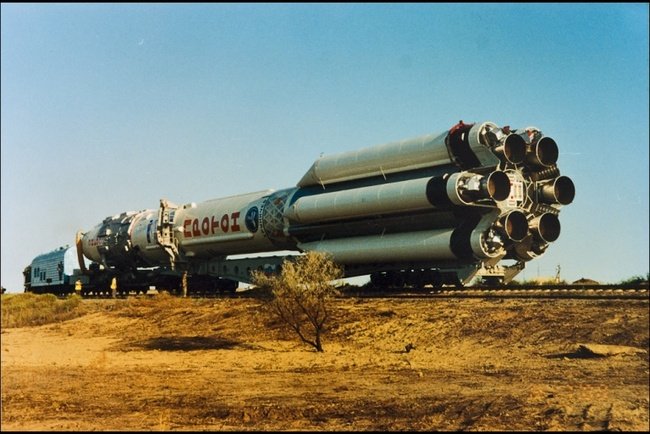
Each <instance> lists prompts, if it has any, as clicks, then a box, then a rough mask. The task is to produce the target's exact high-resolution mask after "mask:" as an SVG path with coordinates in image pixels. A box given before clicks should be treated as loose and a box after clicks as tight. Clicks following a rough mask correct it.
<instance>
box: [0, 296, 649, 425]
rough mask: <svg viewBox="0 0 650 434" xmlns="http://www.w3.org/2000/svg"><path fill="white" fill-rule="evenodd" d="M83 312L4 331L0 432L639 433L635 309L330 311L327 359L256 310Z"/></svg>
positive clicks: (644, 332)
mask: <svg viewBox="0 0 650 434" xmlns="http://www.w3.org/2000/svg"><path fill="white" fill-rule="evenodd" d="M83 303H84V308H85V309H86V310H87V311H88V313H87V314H86V315H84V316H82V317H80V318H77V319H74V320H70V321H66V322H63V323H58V324H50V325H45V326H39V327H25V328H12V329H5V330H2V334H1V339H2V349H1V354H2V430H4V431H6V430H45V431H48V430H74V431H81V430H444V431H448V430H584V431H592V430H624V431H632V430H638V431H647V430H648V428H649V422H648V413H649V396H648V395H649V378H650V375H649V359H648V345H649V339H648V324H649V322H648V302H647V301H643V300H641V301H638V300H637V301H630V300H628V301H606V300H605V301H603V300H600V301H598V300H521V299H485V300H484V299H434V300H386V299H344V300H336V301H335V302H334V306H333V307H334V318H333V319H332V320H331V322H330V324H331V329H330V330H329V331H328V333H327V334H326V335H325V336H324V347H325V352H324V353H317V352H315V351H313V350H312V349H310V347H308V346H305V345H304V344H301V343H299V342H298V341H297V340H296V339H295V338H294V335H292V334H291V333H289V332H285V331H282V330H280V329H278V328H277V327H275V326H276V325H277V324H274V323H273V321H271V320H269V318H268V317H267V316H265V315H264V314H263V311H262V308H261V305H262V301H260V300H256V299H223V300H193V299H179V298H164V297H161V298H159V299H127V300H99V301H84V302H83ZM408 344H411V345H412V346H413V347H414V348H413V349H412V350H410V351H408V352H407V351H406V350H405V347H406V346H407V345H408ZM580 344H599V345H609V347H601V348H608V349H609V350H610V351H609V353H610V354H612V355H609V356H601V357H598V356H597V355H595V354H592V353H589V352H588V351H584V350H578V348H579V345H580ZM612 349H613V350H612Z"/></svg>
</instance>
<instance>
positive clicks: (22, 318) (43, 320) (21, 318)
mask: <svg viewBox="0 0 650 434" xmlns="http://www.w3.org/2000/svg"><path fill="white" fill-rule="evenodd" d="M81 301H82V299H81V297H79V296H78V295H75V294H73V295H71V296H69V297H67V298H65V299H59V298H57V297H56V296H55V295H53V294H40V295H39V294H32V293H25V294H3V295H2V328H9V327H26V326H37V325H42V324H48V323H53V322H59V321H65V320H68V319H72V318H76V317H78V316H81V315H83V313H84V312H83V310H82V309H81Z"/></svg>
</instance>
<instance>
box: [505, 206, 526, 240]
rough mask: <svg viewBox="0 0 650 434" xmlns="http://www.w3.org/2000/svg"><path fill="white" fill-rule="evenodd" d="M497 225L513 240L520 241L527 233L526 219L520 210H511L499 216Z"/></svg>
mask: <svg viewBox="0 0 650 434" xmlns="http://www.w3.org/2000/svg"><path fill="white" fill-rule="evenodd" d="M499 226H500V228H501V230H502V231H503V232H505V234H506V235H507V236H508V238H510V239H511V240H513V241H521V240H523V239H524V238H525V237H526V235H528V220H527V219H526V215H525V214H524V213H523V212H521V211H517V210H513V211H510V212H509V213H508V214H506V215H505V216H503V217H501V218H500V219H499Z"/></svg>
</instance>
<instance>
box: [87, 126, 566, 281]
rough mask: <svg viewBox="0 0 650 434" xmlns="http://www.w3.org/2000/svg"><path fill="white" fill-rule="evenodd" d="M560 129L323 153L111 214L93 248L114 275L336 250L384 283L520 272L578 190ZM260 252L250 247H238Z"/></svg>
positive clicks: (90, 241)
mask: <svg viewBox="0 0 650 434" xmlns="http://www.w3.org/2000/svg"><path fill="white" fill-rule="evenodd" d="M558 156H559V151H558V147H557V144H556V142H555V140H553V139H552V138H550V137H548V136H545V135H544V134H543V133H542V131H541V130H539V129H538V128H536V127H526V128H523V129H511V128H510V127H509V126H504V127H499V126H497V125H496V124H494V123H492V122H483V123H474V124H466V123H464V122H462V121H461V122H459V123H458V124H457V125H455V126H453V127H452V128H450V129H449V130H446V131H443V132H442V133H437V134H431V135H426V136H421V137H416V138H412V139H407V140H401V141H396V142H391V143H386V144H381V145H377V146H371V147H366V148H363V149H359V150H356V151H350V152H343V153H339V154H333V155H326V156H322V157H321V158H319V159H317V160H316V161H315V162H314V163H313V164H312V166H311V167H310V168H309V169H308V170H307V172H306V173H305V174H304V175H303V176H302V178H301V179H300V180H299V181H298V183H297V185H296V186H295V187H290V188H286V189H282V190H263V191H258V192H254V193H248V194H242V195H236V196H231V197H225V198H220V199H214V200H209V201H205V202H200V203H188V204H184V205H176V204H174V203H171V202H169V201H167V200H166V199H161V200H160V205H159V207H157V208H155V209H147V210H143V211H137V212H125V213H121V214H117V215H115V216H109V217H107V218H106V219H104V221H102V222H101V223H100V224H98V225H97V226H95V227H94V228H93V229H91V230H89V231H87V232H85V233H80V234H79V235H78V246H79V250H80V251H81V252H82V253H83V255H84V256H85V257H87V258H88V259H90V260H91V261H93V262H95V263H97V264H101V266H102V267H103V268H104V269H106V270H112V272H113V273H116V274H119V273H121V272H122V273H126V272H134V271H135V270H138V269H139V268H143V267H146V268H158V269H160V270H165V271H166V272H172V271H173V272H181V271H185V272H188V273H190V274H192V275H206V276H212V277H215V278H228V279H233V280H238V281H244V282H248V281H250V273H251V271H252V270H255V269H260V268H262V267H268V266H271V268H273V267H275V269H279V267H280V266H281V263H282V261H283V260H285V259H287V258H288V257H290V256H291V255H280V256H277V257H267V258H265V259H262V258H260V257H254V256H251V255H256V254H260V253H263V252H277V251H295V252H296V254H300V252H309V251H317V252H324V253H327V254H329V255H330V256H331V257H332V259H333V260H334V262H336V263H337V264H339V265H340V266H341V267H342V268H343V270H344V274H345V276H347V277H351V276H356V275H366V274H368V275H370V276H371V279H372V280H373V282H375V283H388V284H395V283H396V282H407V283H408V282H410V283H413V282H417V283H418V284H427V283H429V284H433V285H440V284H442V283H455V284H465V283H467V282H469V281H470V280H471V279H472V278H473V277H475V276H482V277H485V278H496V279H498V280H499V281H501V282H507V281H509V280H511V279H512V278H513V277H514V276H515V275H516V274H517V273H518V272H520V271H521V270H522V269H523V268H524V266H525V263H526V262H528V261H530V260H532V259H534V258H536V257H538V256H540V255H542V254H543V253H544V252H545V251H546V249H547V248H548V246H549V245H550V243H552V242H554V241H555V240H557V238H558V237H559V234H560V222H559V218H558V216H559V211H560V209H561V208H562V206H564V205H568V204H570V203H571V202H572V201H573V198H574V196H575V187H574V185H573V182H572V181H571V179H570V178H569V177H567V176H564V175H560V171H559V169H558V167H557V159H558ZM233 255H249V258H233Z"/></svg>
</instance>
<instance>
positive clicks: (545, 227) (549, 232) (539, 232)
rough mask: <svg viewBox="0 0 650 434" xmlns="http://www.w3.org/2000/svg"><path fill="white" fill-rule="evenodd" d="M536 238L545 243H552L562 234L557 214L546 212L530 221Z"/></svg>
mask: <svg viewBox="0 0 650 434" xmlns="http://www.w3.org/2000/svg"><path fill="white" fill-rule="evenodd" d="M530 228H531V230H532V232H533V235H535V238H537V239H539V240H540V241H543V242H545V243H552V242H553V241H555V240H557V239H558V238H559V236H560V219H558V218H557V216H556V215H555V214H551V213H548V212H547V213H544V214H542V215H541V216H539V217H535V218H534V219H533V220H531V222H530Z"/></svg>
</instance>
